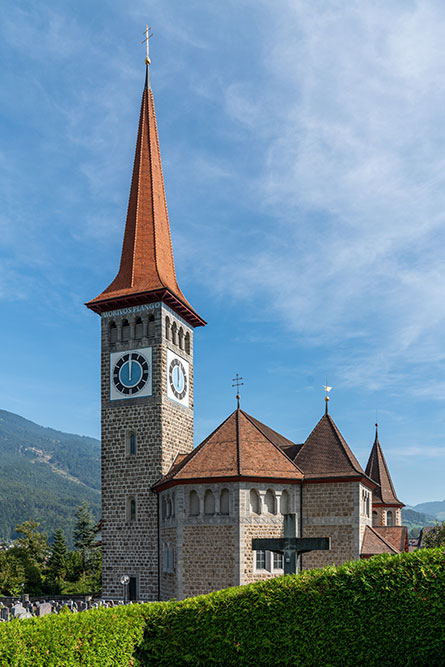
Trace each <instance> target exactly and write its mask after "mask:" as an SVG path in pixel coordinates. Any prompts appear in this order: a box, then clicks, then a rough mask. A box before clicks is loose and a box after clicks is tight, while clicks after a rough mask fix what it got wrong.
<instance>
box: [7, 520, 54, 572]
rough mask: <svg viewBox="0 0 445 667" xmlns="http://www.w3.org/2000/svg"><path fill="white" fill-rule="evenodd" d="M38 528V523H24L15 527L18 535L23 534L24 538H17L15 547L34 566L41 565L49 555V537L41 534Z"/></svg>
mask: <svg viewBox="0 0 445 667" xmlns="http://www.w3.org/2000/svg"><path fill="white" fill-rule="evenodd" d="M38 527H39V522H38V521H24V522H23V523H18V524H17V525H16V527H15V529H16V531H17V533H22V537H19V538H17V540H16V542H15V547H16V548H17V549H18V550H19V551H20V552H22V554H23V555H24V556H25V557H26V558H27V559H28V560H29V562H30V563H32V564H33V565H41V564H42V563H43V562H44V561H45V560H46V559H47V557H48V554H49V546H48V537H47V535H46V533H40V532H39V531H38V530H37V528H38Z"/></svg>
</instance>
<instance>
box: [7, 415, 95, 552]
mask: <svg viewBox="0 0 445 667" xmlns="http://www.w3.org/2000/svg"><path fill="white" fill-rule="evenodd" d="M83 500H86V501H87V502H88V504H89V505H90V507H91V509H92V511H93V514H94V515H95V517H96V518H99V516H100V442H99V440H96V439H95V438H88V437H84V436H79V435H72V434H70V433H62V432H61V431H55V430H53V429H51V428H45V427H43V426H38V425H37V424H35V423H34V422H32V421H29V420H28V419H24V418H23V417H19V415H16V414H14V413H12V412H7V411H6V410H0V507H1V513H0V539H1V540H9V539H14V538H15V537H16V536H17V535H16V533H15V530H14V528H15V525H16V524H17V523H20V522H22V521H25V520H26V519H36V520H37V521H39V522H40V529H41V530H44V531H46V532H47V533H48V535H49V536H50V537H51V536H52V534H53V533H54V531H55V529H56V528H57V527H58V526H62V527H63V529H64V530H65V533H66V535H67V538H68V540H69V541H71V533H72V528H73V525H74V522H75V519H74V511H75V509H76V508H77V507H78V506H79V505H80V503H81V502H82V501H83Z"/></svg>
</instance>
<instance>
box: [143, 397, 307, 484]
mask: <svg viewBox="0 0 445 667" xmlns="http://www.w3.org/2000/svg"><path fill="white" fill-rule="evenodd" d="M260 426H261V427H262V428H260ZM265 432H267V433H268V436H266V435H265ZM281 439H282V436H280V435H279V434H278V433H276V432H275V431H273V430H272V429H269V428H268V427H266V426H264V425H263V424H261V423H260V422H258V421H257V420H255V419H254V418H253V417H251V416H250V415H248V414H247V413H246V412H244V411H243V410H241V409H237V410H235V411H234V412H232V414H231V415H230V416H229V417H228V418H227V419H226V420H225V421H224V422H223V423H222V424H221V425H220V426H218V428H217V429H216V430H215V431H213V433H211V434H210V435H209V436H208V438H206V439H205V440H204V441H203V442H202V443H201V444H200V445H199V446H198V447H196V449H194V450H193V451H192V452H191V453H190V454H188V455H187V456H181V457H180V458H177V459H176V461H175V463H174V464H173V466H172V468H171V469H170V471H169V472H168V473H167V475H166V476H165V477H163V478H162V479H161V480H160V481H159V482H157V483H156V485H155V488H161V487H163V486H164V485H165V484H167V483H172V482H176V483H178V482H181V481H185V480H190V479H194V480H197V481H198V480H200V479H215V478H218V479H221V478H230V479H233V480H235V479H237V478H243V477H249V478H252V477H254V478H257V479H258V478H261V479H286V480H289V481H291V480H295V481H297V480H300V479H302V478H303V474H302V472H301V470H299V468H298V466H297V465H295V463H293V462H292V461H291V459H290V458H289V457H288V456H287V455H286V454H285V453H284V452H283V451H282V449H281V448H280V444H279V443H280V442H281Z"/></svg>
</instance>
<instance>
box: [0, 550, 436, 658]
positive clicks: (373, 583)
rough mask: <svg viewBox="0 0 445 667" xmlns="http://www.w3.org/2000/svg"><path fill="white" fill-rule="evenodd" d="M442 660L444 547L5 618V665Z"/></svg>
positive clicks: (0, 651) (0, 642) (1, 630)
mask: <svg viewBox="0 0 445 667" xmlns="http://www.w3.org/2000/svg"><path fill="white" fill-rule="evenodd" d="M444 664H445V550H444V549H433V550H422V551H417V552H414V553H411V554H401V555H399V556H379V557H376V558H373V559H371V560H369V561H358V562H354V563H348V564H346V565H342V566H341V567H337V568H336V567H328V568H325V569H323V570H312V571H309V572H305V573H303V574H302V575H300V576H287V577H280V578H277V579H273V580H270V581H267V582H261V583H258V584H252V585H249V586H242V587H239V588H231V589H227V590H224V591H218V592H217V593H211V594H210V595H203V596H200V597H197V598H191V599H189V600H185V601H183V602H170V603H153V604H144V605H132V606H129V607H120V608H115V609H108V610H100V609H99V610H92V611H88V612H82V613H80V614H71V615H60V616H47V617H45V618H43V619H32V620H31V619H30V620H23V621H12V622H10V623H4V624H1V625H0V665H16V666H20V667H28V666H31V665H32V666H33V667H40V666H41V665H45V666H46V665H58V666H59V665H63V666H64V667H65V666H67V667H69V666H71V665H91V666H93V665H100V666H101V667H107V666H108V665H110V666H111V665H113V666H119V665H126V666H127V665H134V666H135V667H136V665H156V667H158V666H162V665H168V666H170V667H172V666H175V667H176V666H177V665H300V666H302V667H303V666H304V667H337V666H338V667H348V666H351V667H359V666H362V665H363V666H365V667H373V666H374V665H375V666H377V665H378V667H385V666H388V667H398V666H405V665H406V666H407V667H408V666H413V667H422V666H423V665H425V666H428V667H434V666H436V665H437V666H441V667H442V666H443V665H444Z"/></svg>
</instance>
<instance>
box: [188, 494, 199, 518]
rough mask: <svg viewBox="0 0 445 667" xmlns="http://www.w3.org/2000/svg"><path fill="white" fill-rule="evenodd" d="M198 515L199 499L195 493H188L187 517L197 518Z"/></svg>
mask: <svg viewBox="0 0 445 667" xmlns="http://www.w3.org/2000/svg"><path fill="white" fill-rule="evenodd" d="M198 514H199V498H198V494H197V493H196V491H190V496H189V515H190V516H198Z"/></svg>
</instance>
